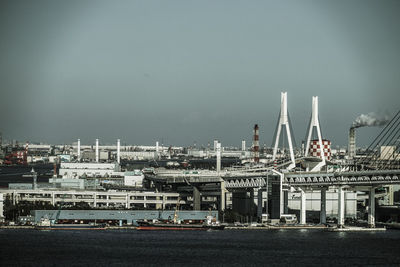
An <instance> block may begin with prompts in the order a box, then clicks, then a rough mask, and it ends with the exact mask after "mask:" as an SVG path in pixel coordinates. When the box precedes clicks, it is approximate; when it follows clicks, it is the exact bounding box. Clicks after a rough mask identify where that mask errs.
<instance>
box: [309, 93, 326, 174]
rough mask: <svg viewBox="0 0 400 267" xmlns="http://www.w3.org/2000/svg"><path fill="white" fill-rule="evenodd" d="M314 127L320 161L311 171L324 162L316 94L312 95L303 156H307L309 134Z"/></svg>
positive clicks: (319, 168) (317, 169) (321, 165)
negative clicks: (308, 126)
mask: <svg viewBox="0 0 400 267" xmlns="http://www.w3.org/2000/svg"><path fill="white" fill-rule="evenodd" d="M314 127H315V128H316V130H317V135H318V142H319V152H320V155H321V159H322V161H321V162H320V163H319V164H317V165H316V166H315V167H314V168H313V169H312V170H311V171H319V170H321V168H322V167H323V166H325V164H326V160H325V154H324V145H323V143H322V135H321V127H320V126H319V118H318V96H313V97H312V111H311V119H310V128H309V130H308V137H307V143H306V148H305V152H304V156H305V157H307V156H308V153H309V152H310V142H311V135H312V132H313V129H314Z"/></svg>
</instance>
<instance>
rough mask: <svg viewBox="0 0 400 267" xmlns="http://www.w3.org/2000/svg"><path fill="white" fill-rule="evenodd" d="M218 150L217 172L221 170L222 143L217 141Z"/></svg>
mask: <svg viewBox="0 0 400 267" xmlns="http://www.w3.org/2000/svg"><path fill="white" fill-rule="evenodd" d="M216 152H217V173H219V172H220V171H221V143H219V142H217V144H216Z"/></svg>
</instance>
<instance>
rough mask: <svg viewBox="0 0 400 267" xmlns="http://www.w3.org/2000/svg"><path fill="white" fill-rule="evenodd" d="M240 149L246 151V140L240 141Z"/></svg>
mask: <svg viewBox="0 0 400 267" xmlns="http://www.w3.org/2000/svg"><path fill="white" fill-rule="evenodd" d="M242 151H246V141H245V140H243V141H242Z"/></svg>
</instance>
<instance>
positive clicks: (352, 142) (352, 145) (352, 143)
mask: <svg viewBox="0 0 400 267" xmlns="http://www.w3.org/2000/svg"><path fill="white" fill-rule="evenodd" d="M360 127H361V126H360ZM348 154H349V159H353V158H354V157H355V156H356V128H355V127H351V128H350V131H349V153H348Z"/></svg>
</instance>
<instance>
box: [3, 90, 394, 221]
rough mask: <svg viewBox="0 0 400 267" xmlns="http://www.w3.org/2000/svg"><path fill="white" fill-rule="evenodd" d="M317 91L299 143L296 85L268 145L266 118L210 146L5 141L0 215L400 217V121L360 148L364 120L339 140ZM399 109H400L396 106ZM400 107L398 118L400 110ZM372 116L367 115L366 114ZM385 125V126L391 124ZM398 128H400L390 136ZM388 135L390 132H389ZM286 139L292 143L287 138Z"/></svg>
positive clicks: (7, 218)
mask: <svg viewBox="0 0 400 267" xmlns="http://www.w3.org/2000/svg"><path fill="white" fill-rule="evenodd" d="M318 109H319V107H318V97H313V98H312V114H311V119H310V122H309V128H308V129H307V133H306V137H307V139H306V140H305V141H304V142H303V143H302V146H301V147H299V148H296V147H295V144H294V142H293V138H292V135H293V131H292V129H291V125H290V119H289V113H288V106H287V93H282V94H281V111H280V115H279V117H278V125H277V128H276V136H275V137H274V143H273V146H272V147H266V146H263V147H261V146H260V143H259V127H260V126H259V124H255V125H254V128H253V129H252V131H250V130H249V135H252V140H253V142H252V144H251V145H250V146H246V141H244V140H243V141H241V145H240V147H223V145H222V143H221V140H214V141H213V143H212V145H210V144H209V145H208V146H207V147H197V146H196V145H194V146H191V147H174V146H164V145H163V144H160V142H156V143H155V145H154V146H135V145H122V146H121V141H120V139H118V140H116V142H115V145H109V144H107V145H101V144H100V139H94V140H95V142H94V144H93V145H86V144H81V140H80V139H77V140H76V142H72V143H71V144H69V145H45V144H40V145H39V144H29V143H26V144H24V145H23V146H21V145H19V144H18V143H17V142H8V143H3V142H2V140H1V139H0V140H1V142H0V145H1V149H0V175H1V176H0V183H1V182H2V181H1V179H4V180H5V181H6V182H4V184H2V186H1V188H0V217H1V220H2V222H3V223H10V222H13V223H17V224H37V223H38V222H39V221H41V220H42V219H43V218H48V219H51V220H52V222H53V223H59V224H62V223H66V222H67V223H93V222H99V221H100V222H108V223H111V224H118V225H120V226H122V225H134V224H135V223H136V222H137V221H140V220H149V221H150V220H160V219H161V220H164V221H171V220H172V219H173V218H174V216H175V217H176V216H179V218H180V221H185V222H189V221H204V220H205V218H206V217H207V216H208V215H209V214H212V215H213V216H214V217H216V218H218V219H219V220H221V221H223V222H227V223H235V222H236V223H237V222H240V223H248V224H251V223H259V224H268V223H269V224H271V223H285V220H286V219H285V218H289V215H290V216H291V217H290V218H294V220H295V221H296V222H295V223H298V224H299V225H306V224H323V225H326V224H328V223H335V224H337V225H338V227H343V226H344V225H345V224H346V223H348V222H349V221H350V222H354V221H365V222H367V224H368V226H370V227H375V220H377V219H378V220H380V221H383V222H387V221H392V222H399V221H400V213H399V212H398V208H397V207H398V206H399V205H400V194H399V193H400V180H399V179H398V176H399V175H400V172H399V171H398V169H399V168H400V157H399V150H398V147H397V144H396V143H395V142H393V140H395V139H396V137H397V136H396V134H397V132H396V131H393V130H392V128H393V127H394V128H396V127H398V124H396V123H397V120H392V121H390V122H389V121H387V122H385V123H383V122H382V124H384V125H386V124H387V125H389V126H390V125H392V128H391V129H390V131H389V130H386V131H387V132H388V133H387V134H384V136H385V138H384V139H382V138H381V139H379V138H380V137H378V139H379V140H378V141H380V142H377V143H376V144H373V145H371V146H370V147H369V148H368V149H366V150H365V149H364V150H361V149H357V146H356V129H357V128H359V127H363V126H375V125H377V124H379V123H377V122H376V121H375V122H373V123H372V125H368V122H366V121H365V120H364V121H362V120H361V121H357V123H356V124H353V125H352V126H351V127H350V129H349V145H348V148H342V149H334V148H333V146H332V141H331V140H328V139H326V138H324V137H323V136H322V134H321V129H320V121H319V119H320V118H319V115H318ZM396 116H398V115H396ZM396 116H395V118H396ZM364 119H365V118H364ZM374 123H375V124H374ZM384 131H385V129H384ZM391 135H392V136H391ZM388 136H389V137H388ZM282 144H286V145H285V146H283V145H282Z"/></svg>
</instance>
